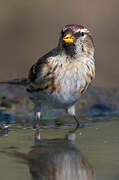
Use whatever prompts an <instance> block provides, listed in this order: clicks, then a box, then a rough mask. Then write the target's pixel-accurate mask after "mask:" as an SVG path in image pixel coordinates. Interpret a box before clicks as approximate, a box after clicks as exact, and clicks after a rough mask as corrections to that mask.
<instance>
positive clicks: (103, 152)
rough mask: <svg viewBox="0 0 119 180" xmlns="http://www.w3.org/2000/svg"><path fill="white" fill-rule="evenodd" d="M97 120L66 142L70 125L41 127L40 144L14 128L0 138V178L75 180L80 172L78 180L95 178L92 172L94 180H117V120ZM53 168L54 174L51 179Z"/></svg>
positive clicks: (31, 133)
mask: <svg viewBox="0 0 119 180" xmlns="http://www.w3.org/2000/svg"><path fill="white" fill-rule="evenodd" d="M98 119H101V122H100V121H97V122H96V123H92V124H91V125H90V126H85V127H84V128H80V129H79V130H78V131H77V133H76V140H75V142H74V141H73V142H71V141H68V140H66V139H65V137H66V134H67V133H68V131H69V129H70V128H71V127H70V126H69V127H59V128H53V127H52V128H51V127H50V128H44V129H43V128H42V129H41V130H40V133H41V140H42V142H41V141H40V143H39V142H38V141H37V142H34V131H33V130H32V129H14V130H13V131H11V132H10V133H9V135H8V136H0V179H1V180H8V179H12V180H16V179H17V180H21V179H22V180H29V179H34V180H38V179H39V180H42V179H43V180H50V179H52V180H54V179H57V180H59V179H62V180H65V179H69V180H71V179H72V178H74V179H75V180H78V178H77V176H78V175H77V173H79V172H78V171H77V169H80V170H81V171H80V180H85V179H86V180H87V179H88V180H92V179H93V178H94V179H95V177H94V176H95V175H94V171H95V173H96V179H97V180H118V179H119V170H118V168H119V117H107V118H105V117H100V118H98ZM95 121H96V118H95V119H94V122H95ZM54 139H55V140H54ZM59 154H60V156H59ZM82 154H83V155H82ZM72 157H73V158H72ZM78 158H79V161H78V160H77V159H78ZM82 164H83V165H82ZM90 164H91V165H90ZM60 165H61V167H60ZM48 166H49V167H48ZM54 167H55V168H54ZM62 167H63V168H62ZM52 169H53V170H54V171H56V173H55V175H53V176H52V177H51V178H50V175H49V174H48V173H51V174H52V173H54V171H52ZM71 169H74V170H73V171H71ZM65 172H66V173H65ZM42 173H43V176H42V177H40V174H42ZM72 174H73V175H72ZM54 176H55V178H54V179H53V177H54ZM56 176H57V178H56ZM71 176H72V177H71ZM84 176H85V178H84ZM31 177H32V178H31ZM45 177H47V178H45ZM76 178H77V179H76Z"/></svg>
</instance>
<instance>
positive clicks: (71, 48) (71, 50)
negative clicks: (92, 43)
mask: <svg viewBox="0 0 119 180" xmlns="http://www.w3.org/2000/svg"><path fill="white" fill-rule="evenodd" d="M63 51H65V53H66V54H67V55H68V56H71V57H74V56H75V55H76V46H75V44H73V43H63Z"/></svg>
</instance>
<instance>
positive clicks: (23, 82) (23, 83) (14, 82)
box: [0, 78, 28, 86]
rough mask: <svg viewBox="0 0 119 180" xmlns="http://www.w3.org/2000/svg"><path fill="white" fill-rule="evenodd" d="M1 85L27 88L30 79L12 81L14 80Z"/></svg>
mask: <svg viewBox="0 0 119 180" xmlns="http://www.w3.org/2000/svg"><path fill="white" fill-rule="evenodd" d="M0 84H12V85H21V86H27V85H28V79H27V78H20V79H12V80H7V81H3V82H0Z"/></svg>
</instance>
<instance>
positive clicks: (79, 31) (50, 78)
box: [1, 24, 95, 132]
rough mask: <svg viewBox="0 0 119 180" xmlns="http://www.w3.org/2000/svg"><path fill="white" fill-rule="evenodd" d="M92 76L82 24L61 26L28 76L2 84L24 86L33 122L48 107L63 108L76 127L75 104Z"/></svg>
mask: <svg viewBox="0 0 119 180" xmlns="http://www.w3.org/2000/svg"><path fill="white" fill-rule="evenodd" d="M94 76H95V59H94V44H93V39H92V36H91V34H90V32H89V30H88V29H87V28H85V27H83V26H82V25H77V24H68V25H66V26H64V27H63V29H62V31H61V34H60V38H59V43H58V45H57V47H56V48H54V49H52V50H51V51H50V52H48V53H47V54H46V55H44V56H42V57H41V58H39V59H38V61H37V62H36V63H35V64H34V65H33V66H32V67H31V69H30V71H29V74H28V77H27V78H21V79H14V80H9V81H5V82H1V83H7V84H18V85H23V86H25V88H26V91H27V94H28V96H29V98H30V99H31V100H32V101H33V103H34V104H35V115H36V120H37V121H36V122H38V123H37V124H40V123H39V119H40V116H41V113H42V112H44V111H46V110H47V109H52V108H54V109H65V110H66V112H67V113H69V114H71V115H72V116H73V117H74V119H75V121H76V127H75V129H73V130H72V132H75V131H76V130H77V129H78V127H79V125H80V124H79V120H78V119H77V117H76V112H75V106H74V105H75V103H76V102H77V101H78V100H80V97H81V95H82V94H83V93H84V92H85V91H86V90H87V88H88V86H89V84H90V83H91V81H92V79H93V78H94Z"/></svg>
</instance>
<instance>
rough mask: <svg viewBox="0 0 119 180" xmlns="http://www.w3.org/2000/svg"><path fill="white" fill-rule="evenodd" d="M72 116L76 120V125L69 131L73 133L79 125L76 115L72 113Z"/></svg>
mask: <svg viewBox="0 0 119 180" xmlns="http://www.w3.org/2000/svg"><path fill="white" fill-rule="evenodd" d="M73 118H74V119H75V121H76V127H75V128H74V129H73V130H72V131H70V133H75V132H76V130H77V129H78V128H79V127H80V122H79V120H78V119H77V118H76V116H74V115H73Z"/></svg>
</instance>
